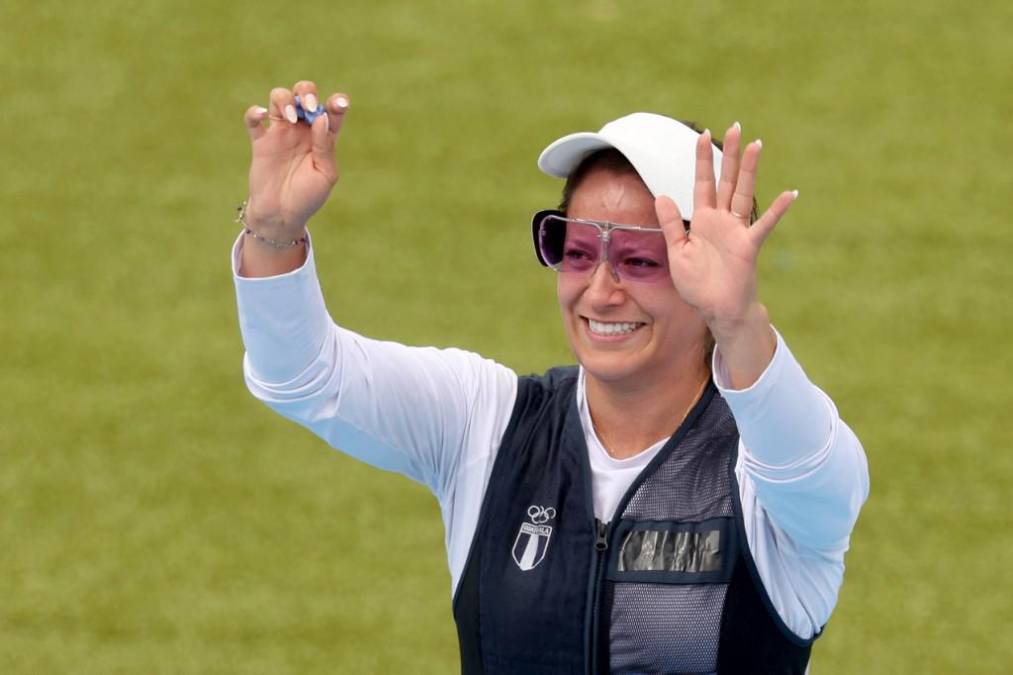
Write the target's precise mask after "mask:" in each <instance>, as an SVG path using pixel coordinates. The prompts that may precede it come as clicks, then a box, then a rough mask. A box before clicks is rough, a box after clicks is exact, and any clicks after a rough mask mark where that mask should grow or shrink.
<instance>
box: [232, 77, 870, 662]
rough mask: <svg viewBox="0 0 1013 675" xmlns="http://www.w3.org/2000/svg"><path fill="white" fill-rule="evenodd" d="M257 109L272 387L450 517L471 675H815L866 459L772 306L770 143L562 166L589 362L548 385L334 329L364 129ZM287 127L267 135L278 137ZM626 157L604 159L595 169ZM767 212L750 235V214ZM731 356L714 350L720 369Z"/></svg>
mask: <svg viewBox="0 0 1013 675" xmlns="http://www.w3.org/2000/svg"><path fill="white" fill-rule="evenodd" d="M297 96H298V97H299V98H298V102H299V103H301V104H303V106H304V107H305V106H309V108H308V109H312V110H317V109H318V107H317V105H318V100H319V99H318V95H317V91H316V86H315V85H314V84H313V83H312V82H308V81H303V82H299V83H297V84H296V85H295V87H293V89H292V90H289V89H275V90H273V91H272V92H271V106H270V110H268V109H264V108H258V107H253V108H250V109H249V110H248V111H247V114H246V123H247V128H248V130H249V133H250V138H251V141H252V144H253V160H252V163H251V167H250V196H249V202H248V204H247V208H246V210H245V212H244V213H243V214H242V216H241V220H242V221H243V225H244V228H243V232H242V233H241V234H240V235H239V238H238V239H237V241H236V244H235V246H234V249H233V270H234V274H235V284H236V294H237V300H238V305H239V316H240V325H241V328H242V331H243V340H244V343H245V346H246V358H245V359H244V362H243V367H244V373H245V377H246V382H247V385H248V387H249V388H250V391H251V392H252V393H253V394H254V395H255V396H256V397H257V398H259V399H261V400H262V401H264V402H265V403H267V404H268V405H269V406H271V407H272V408H273V409H275V410H276V411H278V412H279V413H281V414H283V415H285V416H286V417H289V418H291V419H293V420H295V421H297V422H298V423H300V424H303V425H304V426H306V427H308V428H309V429H311V430H312V431H314V432H315V433H316V434H318V435H319V436H320V437H321V438H323V439H324V440H325V441H327V442H328V443H329V444H330V445H331V446H333V447H335V448H340V449H341V450H342V451H344V452H346V453H348V454H350V455H352V456H355V457H358V458H360V459H362V460H364V461H366V462H368V463H370V464H372V465H374V466H377V467H380V468H384V469H389V470H393V471H398V472H400V473H403V474H404V475H406V476H408V477H410V478H412V479H414V480H417V481H419V482H421V483H424V484H425V485H427V486H428V487H429V488H430V489H431V490H432V492H433V494H434V495H435V496H436V498H437V499H438V500H439V502H440V506H441V510H442V513H443V518H444V522H445V525H446V530H447V540H446V541H447V554H448V561H449V566H450V571H451V577H452V583H453V588H454V600H453V606H454V617H455V619H456V621H457V627H458V635H459V638H460V646H461V662H462V670H463V671H464V672H465V673H563V672H566V673H588V672H595V673H597V672H609V671H622V672H630V671H634V672H666V673H677V672H693V673H722V674H728V673H802V672H804V671H805V670H806V668H807V665H808V661H809V654H810V648H811V644H812V641H813V640H814V639H815V638H816V637H817V636H818V635H819V633H820V631H821V630H822V627H823V625H824V624H825V623H826V621H827V620H828V619H829V617H830V614H831V612H832V610H833V607H834V605H835V603H836V600H837V594H838V590H839V588H840V585H841V581H842V578H843V571H844V554H845V552H846V550H847V548H848V541H849V537H850V533H851V530H852V528H853V526H854V523H855V520H856V518H857V517H858V512H859V509H860V508H861V505H862V503H863V502H864V500H865V497H866V495H867V493H868V474H867V469H866V463H865V457H864V454H863V451H862V448H861V445H860V444H859V442H858V440H857V439H856V438H855V436H854V434H853V433H852V432H851V430H850V429H849V428H848V427H847V425H845V424H844V422H843V421H841V419H840V418H839V417H838V415H837V411H836V408H835V407H834V405H833V403H832V402H831V401H830V399H829V398H828V397H827V396H826V395H825V394H823V392H821V391H820V390H819V389H817V388H816V387H815V386H813V385H812V383H810V382H809V380H808V379H807V378H806V376H805V374H804V372H803V371H802V369H801V367H800V366H799V364H798V363H797V362H796V361H795V359H794V357H793V356H792V354H791V352H790V351H789V350H788V347H787V345H786V344H785V343H784V340H783V339H782V338H781V337H780V335H779V334H778V333H777V332H776V331H775V330H774V329H773V327H772V326H771V325H770V322H769V320H768V318H767V312H766V309H765V308H764V306H763V305H762V304H760V302H759V300H758V298H757V292H756V288H757V285H756V260H757V257H758V255H759V251H760V247H761V246H762V244H763V241H764V239H765V238H766V236H767V235H768V234H769V233H770V232H771V230H772V229H773V228H774V226H775V225H776V224H777V222H778V220H779V219H780V218H781V217H782V216H783V215H784V213H785V212H786V211H787V209H788V208H789V206H790V205H791V203H792V202H793V201H794V199H795V198H796V197H797V193H793V192H783V193H781V194H780V195H779V196H778V197H777V198H776V199H775V200H774V202H773V203H772V205H771V206H770V208H768V209H767V210H766V211H765V212H764V213H763V214H762V215H759V217H756V216H755V213H754V211H753V204H754V200H753V193H754V186H755V179H756V172H757V166H758V162H759V156H760V151H761V143H760V142H759V141H754V142H753V143H750V144H748V145H747V146H746V147H745V150H744V151H743V152H742V153H741V155H740V151H739V145H740V137H741V130H740V128H739V126H738V124H736V125H734V126H733V127H732V128H731V129H729V130H728V132H727V133H726V135H725V148H724V153H721V152H720V151H719V150H718V149H717V148H716V147H715V145H714V144H713V142H712V139H711V136H710V133H709V132H707V131H704V132H703V133H698V132H696V131H695V130H693V129H691V128H690V127H688V126H686V125H684V124H682V123H680V122H677V121H675V120H673V119H670V118H668V117H663V116H661V115H653V114H649V113H634V114H632V115H628V116H626V117H623V118H620V119H618V120H615V121H613V122H610V123H609V124H606V125H605V126H604V127H603V128H602V129H601V130H600V131H599V132H597V133H589V132H582V133H577V134H570V135H568V136H565V137H563V138H560V139H559V140H557V141H555V142H554V143H552V144H550V145H549V146H548V147H547V148H546V149H545V151H544V152H543V153H542V156H541V157H540V159H539V166H540V167H541V168H542V170H543V171H545V172H546V173H548V174H550V175H553V176H557V177H560V178H568V179H569V180H568V182H567V186H566V188H565V192H564V205H563V210H562V211H553V212H540V213H538V214H536V216H535V218H534V221H533V230H532V232H533V235H534V242H535V252H536V255H537V256H538V260H539V261H540V262H541V263H542V264H544V265H546V266H548V267H550V268H551V269H553V270H554V271H555V272H556V273H557V275H558V277H557V295H558V301H559V305H560V309H561V312H562V317H563V323H564V325H565V327H566V332H567V336H568V339H569V341H570V344H571V346H572V348H573V352H574V354H575V356H576V358H577V361H578V364H579V365H577V366H571V367H562V368H555V369H552V370H550V371H549V372H547V373H546V374H544V375H542V376H520V377H519V376H518V375H517V374H515V373H514V372H512V371H510V370H509V369H507V368H505V367H503V366H501V365H499V364H496V363H493V362H491V361H488V360H486V359H483V358H481V357H480V356H478V355H476V354H471V353H467V352H462V351H460V350H454V349H447V350H439V349H434V348H416V347H406V346H403V345H398V344H394V343H390V342H380V341H376V340H371V339H368V338H365V337H363V336H361V335H357V334H355V333H353V332H351V331H348V330H346V329H344V328H341V327H339V326H338V325H336V324H335V323H334V321H333V320H332V319H331V317H330V316H329V314H328V313H327V309H326V307H325V304H324V301H323V297H322V295H321V292H320V286H319V283H318V282H317V278H316V272H315V261H314V256H313V250H312V247H311V243H310V239H309V235H308V233H307V232H306V230H305V227H306V223H307V222H308V220H309V219H310V217H311V216H312V215H313V214H314V213H315V212H316V211H317V210H318V209H319V208H320V206H322V205H323V203H324V202H325V201H326V199H327V197H328V195H329V193H330V191H331V188H332V187H333V186H334V184H335V182H336V181H337V169H336V164H335V159H334V144H335V139H336V137H337V134H338V132H339V130H340V128H341V124H342V121H343V119H344V116H345V114H346V113H347V111H348V109H349V100H348V97H347V96H345V95H343V94H335V95H332V96H331V97H329V98H328V99H327V101H326V104H325V105H324V106H322V111H321V114H320V116H319V117H317V118H316V119H315V120H313V121H312V122H310V121H309V120H307V119H305V117H304V118H302V119H300V117H299V115H298V112H297V99H296V97H297ZM267 117H270V124H269V126H265V124H264V122H265V118H267ZM600 151H605V154H597V153H599V152H600ZM751 213H752V214H753V215H752V217H751V215H750V214H751ZM712 346H713V353H711V351H712Z"/></svg>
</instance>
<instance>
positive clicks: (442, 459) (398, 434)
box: [232, 236, 869, 638]
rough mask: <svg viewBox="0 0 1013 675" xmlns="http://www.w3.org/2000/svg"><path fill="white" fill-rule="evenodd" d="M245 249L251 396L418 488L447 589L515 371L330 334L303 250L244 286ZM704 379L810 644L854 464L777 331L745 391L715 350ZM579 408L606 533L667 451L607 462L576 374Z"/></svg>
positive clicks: (762, 547) (844, 435)
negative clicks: (731, 432) (440, 531)
mask: <svg viewBox="0 0 1013 675" xmlns="http://www.w3.org/2000/svg"><path fill="white" fill-rule="evenodd" d="M242 245H243V238H242V236H240V237H239V239H237V241H236V244H235V246H234V247H233V251H232V265H233V277H234V281H235V287H236V298H237V302H238V307H239V323H240V328H241V330H242V334H243V341H244V344H245V346H246V355H245V357H244V360H243V372H244V376H245V379H246V384H247V387H248V388H249V389H250V392H251V393H252V394H253V395H254V396H255V397H257V398H258V399H260V400H261V401H263V402H264V403H266V404H267V405H268V406H270V407H271V408H272V409H274V410H275V411H277V412H278V413H280V414H281V415H284V416H285V417H288V418H290V419H292V420H294V421H296V422H298V423H299V424H301V425H303V426H305V427H307V428H308V429H310V430H311V431H312V432H313V433H315V434H316V435H318V436H320V437H321V438H322V439H324V440H325V441H327V443H328V444H330V445H331V446H332V447H334V448H338V449H340V450H341V451H343V452H345V453H346V454H348V455H351V456H352V457H355V458H357V459H360V460H362V461H364V462H366V463H368V464H371V465H373V466H376V467H378V468H381V469H387V470H390V471H396V472H398V473H401V474H404V475H405V476H408V477H409V478H412V479H413V480H416V481H418V482H420V483H422V484H424V485H426V486H427V487H428V488H429V489H430V490H431V491H432V492H433V494H434V495H435V496H436V498H437V499H438V500H439V503H440V511H441V514H442V517H443V522H444V526H445V531H446V541H445V543H446V548H447V557H448V562H449V566H450V575H451V580H452V588H456V587H457V583H458V581H459V579H460V576H461V573H462V572H463V570H464V565H465V562H466V559H467V555H468V549H469V547H470V545H471V541H472V538H473V537H474V534H475V529H476V527H477V525H478V516H479V512H480V510H481V504H482V500H483V497H484V494H485V488H486V485H487V483H488V481H489V475H490V473H491V472H492V467H493V462H494V460H495V458H496V452H497V450H498V449H499V446H500V442H501V440H502V437H503V434H504V432H505V431H506V427H507V423H508V421H509V418H510V414H511V412H512V410H513V405H514V400H515V398H516V395H517V375H516V373H514V372H513V371H512V370H510V369H509V368H506V367H505V366H502V365H500V364H498V363H495V362H493V361H490V360H488V359H484V358H482V357H481V356H479V355H477V354H474V353H471V352H467V351H462V350H459V349H436V348H434V347H408V346H405V345H401V344H397V343H394V342H383V341H378V340H372V339H369V338H365V337H363V336H361V335H358V334H356V333H353V332H351V331H349V330H346V329H344V328H341V327H340V326H338V325H336V324H335V323H334V321H333V320H332V319H331V317H330V315H329V314H328V312H327V308H326V306H325V304H324V299H323V295H322V293H321V290H320V284H319V281H318V279H317V275H316V267H315V262H314V257H313V250H312V247H310V250H309V253H308V256H307V260H306V262H305V264H304V265H303V266H302V267H300V268H298V269H296V270H293V271H292V272H289V273H286V274H282V275H278V276H273V277H263V278H247V277H242V276H240V275H239V261H240V251H241V247H242ZM713 374H714V382H715V385H716V386H717V388H718V391H719V392H720V394H721V396H723V397H724V399H725V400H726V402H727V403H728V406H729V408H730V409H731V412H732V415H733V417H734V418H735V422H736V425H737V427H738V430H739V434H740V441H739V454H738V460H737V463H736V468H735V472H736V477H737V479H738V483H739V490H740V498H741V502H742V511H743V518H744V520H745V527H746V538H747V541H748V544H749V549H750V552H751V553H752V556H753V559H754V560H755V562H756V567H757V571H758V572H759V575H760V578H761V580H762V581H763V584H764V587H765V588H766V590H767V593H768V595H769V596H770V599H771V601H772V603H773V605H774V608H775V609H776V610H777V612H778V614H779V615H780V617H781V619H782V620H783V621H784V622H785V624H786V625H787V626H788V627H789V628H790V629H791V630H792V631H793V632H794V633H795V634H797V635H798V636H799V637H802V638H809V637H811V636H812V635H814V634H815V633H816V632H818V631H819V630H820V628H821V627H822V626H823V625H824V624H825V623H826V622H827V620H828V619H829V617H830V613H831V612H832V610H833V608H834V605H835V604H836V602H837V594H838V591H839V589H840V586H841V583H842V580H843V575H844V554H845V552H846V551H847V549H848V542H849V538H850V535H851V530H852V528H853V527H854V523H855V520H856V519H857V517H858V512H859V509H860V508H861V505H862V504H863V502H864V501H865V499H866V497H867V495H868V489H869V479H868V467H867V464H866V459H865V454H864V452H863V450H862V446H861V444H860V443H859V441H858V439H857V438H856V437H855V435H854V433H853V432H852V431H851V429H849V428H848V426H847V425H846V424H845V423H844V422H843V421H841V419H840V417H839V416H838V414H837V409H836V408H835V406H834V404H833V402H832V401H831V400H830V398H829V397H828V396H827V395H826V394H824V393H823V392H822V391H820V390H819V389H818V388H816V387H815V386H814V385H813V384H812V383H811V382H809V380H808V379H807V378H806V376H805V373H804V372H803V371H802V368H801V366H799V364H798V362H797V361H796V360H795V358H794V357H793V356H792V354H791V352H790V351H789V350H788V347H787V345H786V344H785V343H784V340H783V339H782V338H781V336H780V334H778V335H777V347H776V350H775V353H774V357H773V359H772V361H771V363H770V364H769V365H768V367H767V369H766V370H765V371H764V372H763V374H762V375H761V376H760V378H759V379H758V380H757V381H756V382H755V383H754V384H753V385H752V386H750V387H749V388H747V389H743V390H733V389H730V388H728V386H727V385H726V383H727V381H728V379H727V376H726V374H725V369H724V364H723V363H722V360H721V355H720V352H719V351H718V350H715V354H714V361H713ZM577 397H578V401H577V402H578V406H579V409H580V413H581V423H582V425H583V428H584V435H585V438H586V440H587V447H588V451H589V460H590V466H591V471H592V492H593V495H594V502H595V513H596V515H597V516H598V517H599V518H600V519H601V520H603V521H610V520H611V519H612V516H613V511H614V509H615V506H616V504H617V503H618V502H619V500H620V498H621V497H622V495H623V494H624V493H625V492H626V490H627V489H628V488H629V486H630V484H631V483H632V482H633V480H634V479H635V478H636V476H637V474H638V473H640V471H641V470H642V469H643V468H644V467H645V466H646V465H647V464H648V463H649V462H650V460H651V458H652V457H653V456H654V455H655V454H656V453H657V452H658V451H659V450H660V448H661V447H662V445H664V441H661V442H659V443H657V444H655V445H654V446H651V447H650V448H648V449H646V450H645V451H644V452H641V453H640V454H638V455H636V456H635V457H632V458H630V459H626V460H616V459H614V458H612V457H611V456H610V455H608V453H607V452H606V451H605V448H604V447H603V446H602V444H601V442H600V440H599V439H598V437H597V435H596V433H595V431H594V427H593V425H592V423H591V417H590V413H589V411H588V408H587V401H586V396H585V388H584V374H583V372H581V375H580V378H579V380H578V386H577Z"/></svg>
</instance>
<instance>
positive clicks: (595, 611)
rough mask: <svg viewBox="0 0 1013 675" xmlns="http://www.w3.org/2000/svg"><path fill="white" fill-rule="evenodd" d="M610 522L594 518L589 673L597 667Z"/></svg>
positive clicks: (596, 669) (596, 670)
mask: <svg viewBox="0 0 1013 675" xmlns="http://www.w3.org/2000/svg"><path fill="white" fill-rule="evenodd" d="M610 525H611V523H603V522H602V521H600V520H598V519H597V518H595V519H594V527H595V533H596V538H595V542H594V550H595V551H596V554H595V565H594V580H593V582H592V584H593V592H592V594H591V635H590V639H589V640H588V644H589V645H591V654H590V655H589V659H588V662H589V663H590V664H591V669H590V672H591V673H597V672H598V670H599V668H598V630H599V628H598V622H599V614H600V611H599V610H600V608H601V586H602V577H603V576H604V574H605V561H606V560H607V559H608V547H609V526H610Z"/></svg>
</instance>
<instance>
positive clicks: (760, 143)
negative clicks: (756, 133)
mask: <svg viewBox="0 0 1013 675" xmlns="http://www.w3.org/2000/svg"><path fill="white" fill-rule="evenodd" d="M753 143H756V147H758V148H762V147H763V141H761V140H760V139H759V138H757V139H756V140H755V141H753Z"/></svg>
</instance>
